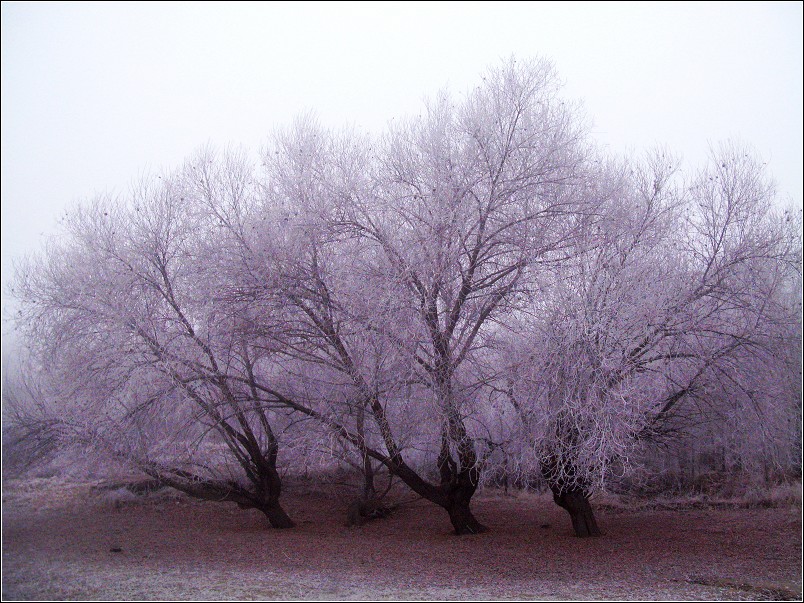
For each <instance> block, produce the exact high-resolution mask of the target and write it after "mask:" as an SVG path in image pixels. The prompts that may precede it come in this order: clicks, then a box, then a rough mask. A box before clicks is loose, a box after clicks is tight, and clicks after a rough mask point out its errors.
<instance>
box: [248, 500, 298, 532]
mask: <svg viewBox="0 0 804 603" xmlns="http://www.w3.org/2000/svg"><path fill="white" fill-rule="evenodd" d="M257 508H258V509H259V510H260V511H262V512H263V513H264V514H265V516H266V517H267V518H268V522H269V523H270V524H271V527H272V528H275V529H280V530H281V529H286V528H292V527H294V526H295V525H296V524H295V523H293V520H292V519H291V518H290V516H288V514H287V513H286V512H285V510H284V509H283V508H282V505H280V504H279V501H277V502H268V503H266V504H264V505H261V506H259V507H257Z"/></svg>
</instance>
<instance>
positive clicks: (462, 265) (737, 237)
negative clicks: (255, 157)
mask: <svg viewBox="0 0 804 603" xmlns="http://www.w3.org/2000/svg"><path fill="white" fill-rule="evenodd" d="M12 289H13V291H12V294H13V295H14V296H15V297H16V298H17V300H18V302H19V308H20V309H19V312H18V314H17V316H16V317H15V318H16V321H15V322H16V327H17V329H18V332H19V334H20V336H21V337H22V339H23V341H24V343H25V356H24V362H22V361H21V364H20V367H21V369H20V370H21V371H22V374H21V375H20V376H19V380H20V383H23V382H24V384H25V385H24V387H22V386H17V387H14V388H9V387H5V388H4V389H5V390H9V389H13V390H14V391H15V392H17V394H16V395H15V396H4V413H5V415H4V426H5V427H6V433H5V435H4V438H5V445H6V446H9V445H10V443H14V444H15V445H18V446H23V445H28V446H29V447H30V448H31V449H32V450H40V451H41V450H42V449H44V448H47V449H48V450H49V451H50V453H51V454H58V453H59V452H58V451H59V450H63V449H66V448H67V447H69V446H73V447H75V446H79V447H81V448H83V449H85V450H87V451H91V453H92V454H95V455H104V456H106V457H108V458H114V459H116V460H117V461H118V462H121V463H124V464H127V465H128V466H131V467H132V468H136V469H138V470H140V471H142V472H144V473H146V474H148V475H150V476H152V477H153V478H155V479H157V480H160V481H161V482H162V483H164V484H166V485H169V486H172V487H174V488H177V489H179V490H182V491H184V492H186V493H188V494H191V495H193V496H196V497H200V498H204V499H209V500H217V501H232V502H235V503H237V504H239V505H240V506H241V507H244V508H256V509H259V510H260V511H261V512H263V513H264V514H265V515H266V516H267V518H268V520H269V521H270V524H271V525H272V526H273V527H276V528H289V527H292V526H293V521H292V518H291V517H289V516H288V514H287V513H286V512H285V511H284V510H283V508H282V505H281V493H282V475H283V474H286V473H293V472H294V471H296V470H299V469H300V468H301V467H302V466H303V465H305V463H307V460H305V459H308V458H309V457H310V455H320V454H322V453H329V454H331V455H332V456H333V457H337V458H339V459H342V460H343V461H344V462H348V463H349V464H350V466H353V467H354V468H355V470H356V471H358V472H359V475H360V483H361V484H362V485H361V487H360V489H359V492H356V493H355V495H356V496H357V497H358V498H359V501H360V505H361V509H362V512H366V510H370V509H372V508H376V506H377V505H379V504H380V503H379V501H378V495H377V491H378V486H377V485H376V484H375V481H376V479H377V475H378V474H379V473H380V472H381V473H383V474H390V475H392V476H395V478H396V479H398V480H400V481H401V482H403V483H404V484H405V485H406V486H407V487H408V488H409V489H410V490H412V491H413V492H414V493H415V494H417V495H418V496H421V497H422V498H424V499H426V500H428V501H430V502H432V503H433V504H435V505H437V506H439V507H441V508H443V509H444V510H445V511H446V513H447V516H448V518H449V520H450V522H451V524H452V526H453V528H454V530H455V532H456V533H457V534H468V533H478V532H482V531H483V530H484V529H485V527H484V526H483V525H482V524H481V523H480V522H479V521H478V520H477V519H476V518H475V516H474V515H473V513H472V509H471V500H472V497H473V495H474V493H475V492H476V490H477V488H478V487H480V486H481V485H482V484H483V483H485V482H486V481H488V480H489V479H490V476H492V475H493V474H496V473H499V472H500V471H502V472H504V473H505V477H506V479H508V477H509V476H510V477H511V479H519V478H522V479H530V478H533V477H534V476H535V477H536V478H538V479H540V480H542V482H543V483H545V484H546V486H547V487H549V489H550V490H551V491H552V493H553V496H554V499H555V501H556V503H557V504H558V505H560V506H561V507H563V508H564V509H566V510H567V512H568V513H569V515H570V518H571V521H572V525H573V528H574V530H575V533H576V534H577V535H578V536H593V535H598V534H599V533H600V531H599V528H598V526H597V523H596V521H595V517H594V514H593V511H592V507H591V505H590V501H589V498H590V496H591V495H592V494H593V493H594V492H595V491H599V490H602V489H605V488H607V487H608V486H609V485H610V484H611V483H613V481H616V480H618V479H622V478H624V477H626V476H628V475H632V474H634V472H637V470H638V468H639V466H640V464H641V462H642V460H643V459H644V458H645V451H647V450H649V451H651V454H654V455H655V454H658V452H657V451H659V452H660V451H661V450H662V449H663V448H662V447H663V446H666V445H667V444H668V442H674V441H679V440H680V439H683V438H708V439H709V441H713V439H717V442H718V445H719V446H720V448H721V449H722V450H724V451H727V453H728V463H729V464H730V467H731V468H732V469H735V470H739V471H744V472H750V471H756V470H758V468H759V469H761V470H762V471H765V472H766V473H767V472H768V471H769V470H772V471H777V472H780V473H781V472H796V471H799V472H800V468H801V448H800V437H801V432H800V420H801V397H800V396H801V393H800V385H801V383H800V352H801V213H800V212H795V211H792V210H787V211H784V210H782V209H780V207H779V202H778V199H777V195H776V192H775V190H774V187H773V184H772V182H771V180H770V179H769V177H768V175H767V174H766V173H765V171H764V168H763V164H762V163H761V161H760V160H759V159H758V158H757V157H756V156H755V154H754V153H753V152H752V151H751V150H750V149H748V148H747V147H744V146H742V145H740V144H737V143H724V144H722V145H720V146H717V147H714V148H713V149H712V153H711V161H710V163H709V164H708V165H707V166H704V167H703V168H702V169H701V170H700V171H698V172H695V173H690V172H685V171H684V170H682V169H681V164H680V162H679V160H677V159H676V158H675V157H673V156H672V154H671V153H670V152H669V151H667V150H657V151H653V152H650V153H648V154H646V155H645V156H644V157H641V158H632V157H615V156H612V155H611V154H610V153H607V152H604V151H603V150H602V149H600V148H598V147H596V146H595V144H593V142H592V140H591V138H590V136H589V132H588V127H587V126H586V125H585V124H584V123H583V121H582V120H581V119H580V112H579V109H578V107H577V106H576V105H573V104H572V103H570V102H568V101H567V100H565V99H563V98H562V97H561V95H560V85H559V80H558V77H557V75H556V73H555V72H554V70H553V67H552V66H551V64H550V63H549V62H547V61H532V62H518V61H515V60H510V61H507V62H505V63H503V64H501V65H500V66H498V67H496V68H492V69H490V70H488V71H487V72H486V73H485V75H484V77H483V78H482V81H481V83H480V85H478V86H477V87H476V88H474V89H473V90H470V91H469V92H467V93H466V94H464V95H461V96H458V97H455V96H452V95H449V94H446V93H442V94H440V95H438V96H437V97H435V98H434V99H432V100H431V101H430V102H429V103H427V105H426V107H425V108H424V110H423V111H422V114H421V115H420V116H417V117H413V118H410V119H408V120H403V121H401V122H398V123H396V125H393V126H389V127H388V128H387V130H386V132H385V133H384V134H383V135H381V136H377V137H373V136H367V135H362V134H359V133H357V132H355V131H353V130H342V131H337V132H333V131H329V130H327V129H324V128H322V127H321V126H320V125H319V124H318V123H317V122H316V120H315V118H314V117H312V116H309V115H307V116H303V117H300V118H299V119H298V120H297V121H296V122H295V123H294V124H293V125H292V126H291V127H289V128H287V129H284V130H280V131H278V132H277V133H276V134H275V135H274V136H273V137H272V138H271V139H270V141H269V143H268V144H267V145H266V147H265V148H264V149H263V150H262V151H261V154H260V161H259V163H258V165H253V164H252V162H251V161H250V160H249V158H248V155H246V154H245V153H242V152H237V151H227V152H215V151H213V150H210V149H206V150H203V151H201V152H200V153H198V154H197V155H195V156H194V157H193V158H191V159H190V160H188V161H187V162H186V163H185V164H184V165H183V166H181V167H179V168H178V169H176V170H174V171H171V172H169V173H163V174H161V175H159V176H156V177H153V178H149V179H145V180H144V181H143V182H141V183H139V184H138V185H137V186H135V187H133V188H132V190H131V192H130V194H128V195H127V196H125V197H122V198H109V197H99V198H96V199H94V200H92V201H91V202H88V203H86V204H84V205H82V206H80V207H78V208H77V209H75V210H74V211H72V212H69V213H67V214H66V215H65V216H64V218H63V233H62V234H61V235H60V236H59V237H58V238H55V239H53V240H52V241H51V242H50V244H49V245H48V247H47V248H46V249H44V250H42V252H41V253H39V254H38V255H36V256H34V257H30V258H28V259H27V260H26V261H24V262H21V263H20V264H19V266H18V271H17V274H16V278H15V281H14V283H13V287H12ZM724 454H725V453H724ZM724 462H725V461H724Z"/></svg>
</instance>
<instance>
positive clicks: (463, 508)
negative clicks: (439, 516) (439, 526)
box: [445, 500, 488, 536]
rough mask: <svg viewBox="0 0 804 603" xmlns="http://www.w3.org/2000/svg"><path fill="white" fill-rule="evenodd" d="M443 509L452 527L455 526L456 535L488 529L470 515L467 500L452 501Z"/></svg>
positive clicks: (476, 532)
mask: <svg viewBox="0 0 804 603" xmlns="http://www.w3.org/2000/svg"><path fill="white" fill-rule="evenodd" d="M445 509H446V510H447V513H449V520H450V521H451V522H452V527H453V528H455V534H456V535H458V536H463V535H466V534H480V533H482V532H485V531H486V530H487V529H488V528H487V527H486V526H484V525H483V524H482V523H480V522H479V521H478V520H477V519H475V516H474V515H472V511H471V510H470V509H469V501H468V500H466V501H453V502H452V504H450V505H448V506H446V507H445Z"/></svg>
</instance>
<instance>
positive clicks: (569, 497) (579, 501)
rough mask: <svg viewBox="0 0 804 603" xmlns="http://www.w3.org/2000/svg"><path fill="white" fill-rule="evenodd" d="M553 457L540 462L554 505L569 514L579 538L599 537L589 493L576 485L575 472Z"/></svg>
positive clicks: (581, 486) (581, 485) (579, 485)
mask: <svg viewBox="0 0 804 603" xmlns="http://www.w3.org/2000/svg"><path fill="white" fill-rule="evenodd" d="M559 465H560V461H559V460H558V459H556V458H555V457H553V458H547V459H545V460H543V461H542V475H543V476H544V479H545V480H546V481H547V485H548V486H550V490H551V491H552V492H553V500H554V501H555V503H556V504H557V505H558V506H559V507H561V508H562V509H564V510H565V511H566V512H567V513H569V516H570V519H571V520H572V529H573V530H574V531H575V535H576V536H578V537H579V538H587V537H589V536H601V535H602V532H601V531H600V528H599V527H598V525H597V521H596V520H595V513H594V511H593V510H592V505H591V504H590V503H589V492H588V490H587V489H586V488H585V487H584V486H583V484H578V483H576V480H575V476H576V475H577V472H576V471H575V468H574V467H572V466H569V467H568V466H566V465H567V463H566V462H564V463H561V466H559Z"/></svg>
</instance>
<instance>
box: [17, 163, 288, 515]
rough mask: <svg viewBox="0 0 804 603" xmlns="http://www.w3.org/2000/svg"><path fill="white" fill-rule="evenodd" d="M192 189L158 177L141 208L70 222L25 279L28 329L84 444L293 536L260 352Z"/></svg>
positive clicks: (107, 206)
mask: <svg viewBox="0 0 804 603" xmlns="http://www.w3.org/2000/svg"><path fill="white" fill-rule="evenodd" d="M236 175H237V174H232V172H231V171H230V172H227V176H236ZM198 182H199V184H200V185H202V186H203V185H205V184H209V183H208V182H205V181H204V178H203V176H202V177H199V178H198ZM182 184H185V183H182V182H181V179H179V178H171V177H168V176H163V177H159V178H158V179H153V180H152V181H147V182H145V183H144V184H143V185H142V186H141V187H140V188H138V189H137V190H135V191H134V193H133V196H132V199H131V204H130V206H129V207H125V206H123V205H122V204H120V203H115V202H113V201H111V200H99V201H97V202H95V203H94V204H92V205H90V206H88V207H84V208H79V209H78V210H77V211H76V212H75V213H74V214H72V215H71V216H69V217H68V218H67V220H66V226H67V231H68V233H69V238H68V239H67V240H66V241H65V243H64V244H62V245H54V246H53V247H52V248H51V249H49V250H48V251H47V252H46V254H45V255H44V257H43V258H42V259H41V260H40V262H38V263H33V262H32V263H29V264H28V265H27V266H25V267H23V268H22V269H21V271H20V272H19V275H18V279H17V285H16V289H17V292H18V294H19V295H20V297H21V300H22V302H23V307H24V314H23V315H22V321H21V323H22V324H23V325H24V326H25V328H26V329H27V332H28V340H29V341H30V342H33V343H34V344H35V345H36V350H37V351H38V353H39V358H40V359H41V362H42V363H43V365H45V366H46V367H47V369H48V371H49V372H50V373H52V375H53V384H54V385H57V386H58V387H56V388H55V389H54V399H53V401H52V411H53V413H54V415H55V416H56V417H58V418H59V420H60V421H62V422H64V421H66V420H67V417H69V420H70V421H73V422H75V421H76V417H80V418H81V419H82V420H83V424H82V426H83V429H82V430H80V431H79V432H77V435H76V437H80V438H83V439H84V440H85V441H86V443H87V444H92V445H95V446H97V447H98V448H101V449H105V450H106V451H108V452H109V453H111V454H113V455H115V456H117V457H120V458H125V459H127V460H129V461H130V462H132V463H133V464H134V465H135V466H136V467H137V468H139V469H140V470H142V471H144V472H145V473H147V474H149V475H151V476H153V477H155V478H157V479H159V480H160V481H162V482H163V483H165V484H167V485H170V486H172V487H175V488H177V489H179V490H183V491H185V492H187V493H188V494H191V495H193V496H196V497H199V498H206V499H211V500H228V501H233V502H236V503H238V504H239V505H240V506H242V507H254V508H257V509H259V510H260V511H262V512H263V513H265V515H266V516H267V517H268V519H269V521H270V522H271V524H272V525H273V526H274V527H280V528H282V527H291V526H292V525H293V523H292V521H291V520H290V518H289V517H288V516H287V515H286V514H285V512H284V511H283V510H282V508H281V506H280V504H279V495H280V492H281V480H280V478H279V474H278V472H277V468H276V463H277V455H278V452H279V448H278V446H279V444H278V439H277V437H276V434H275V433H274V430H273V428H272V425H271V416H270V411H269V410H268V409H267V408H266V407H265V406H264V405H263V404H262V403H261V401H260V400H259V398H258V397H257V395H256V390H255V389H254V387H253V383H252V381H253V379H252V377H251V373H252V367H253V364H254V362H255V359H256V353H255V352H254V351H253V350H252V349H250V347H249V345H248V342H246V341H245V340H243V338H242V337H241V333H240V331H239V330H238V325H237V317H235V316H232V315H231V313H230V312H228V311H227V309H226V308H225V307H223V306H222V305H221V304H219V303H217V301H218V299H217V297H216V294H215V284H216V283H217V282H219V281H220V279H219V278H213V277H214V276H215V275H214V273H215V266H216V262H215V256H214V255H212V254H211V251H212V249H213V248H214V245H213V244H212V241H211V240H210V239H209V237H210V236H211V234H213V233H214V231H211V230H210V224H209V222H210V216H209V214H203V213H200V212H196V211H194V210H195V209H196V207H197V206H196V205H194V204H193V203H192V202H191V199H190V195H189V192H188V191H187V189H186V187H184V186H182ZM216 184H221V183H216ZM225 184H237V185H238V187H239V188H229V189H228V190H223V189H222V190H220V191H217V192H218V193H220V194H221V195H222V196H223V197H222V198H226V197H225V195H240V194H248V182H247V181H246V182H242V181H237V182H235V181H234V180H231V181H230V182H227V183H225ZM65 405H69V406H71V408H70V410H69V411H68V410H67V409H66V408H65ZM202 449H203V450H204V452H201V450H202ZM215 451H217V452H218V454H220V453H221V452H222V453H223V454H222V455H220V456H221V457H222V459H223V460H222V462H221V463H219V464H217V465H215V464H213V463H210V462H208V460H209V457H210V455H211V456H213V457H214V456H215V454H214V452H215ZM205 461H207V462H205Z"/></svg>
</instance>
